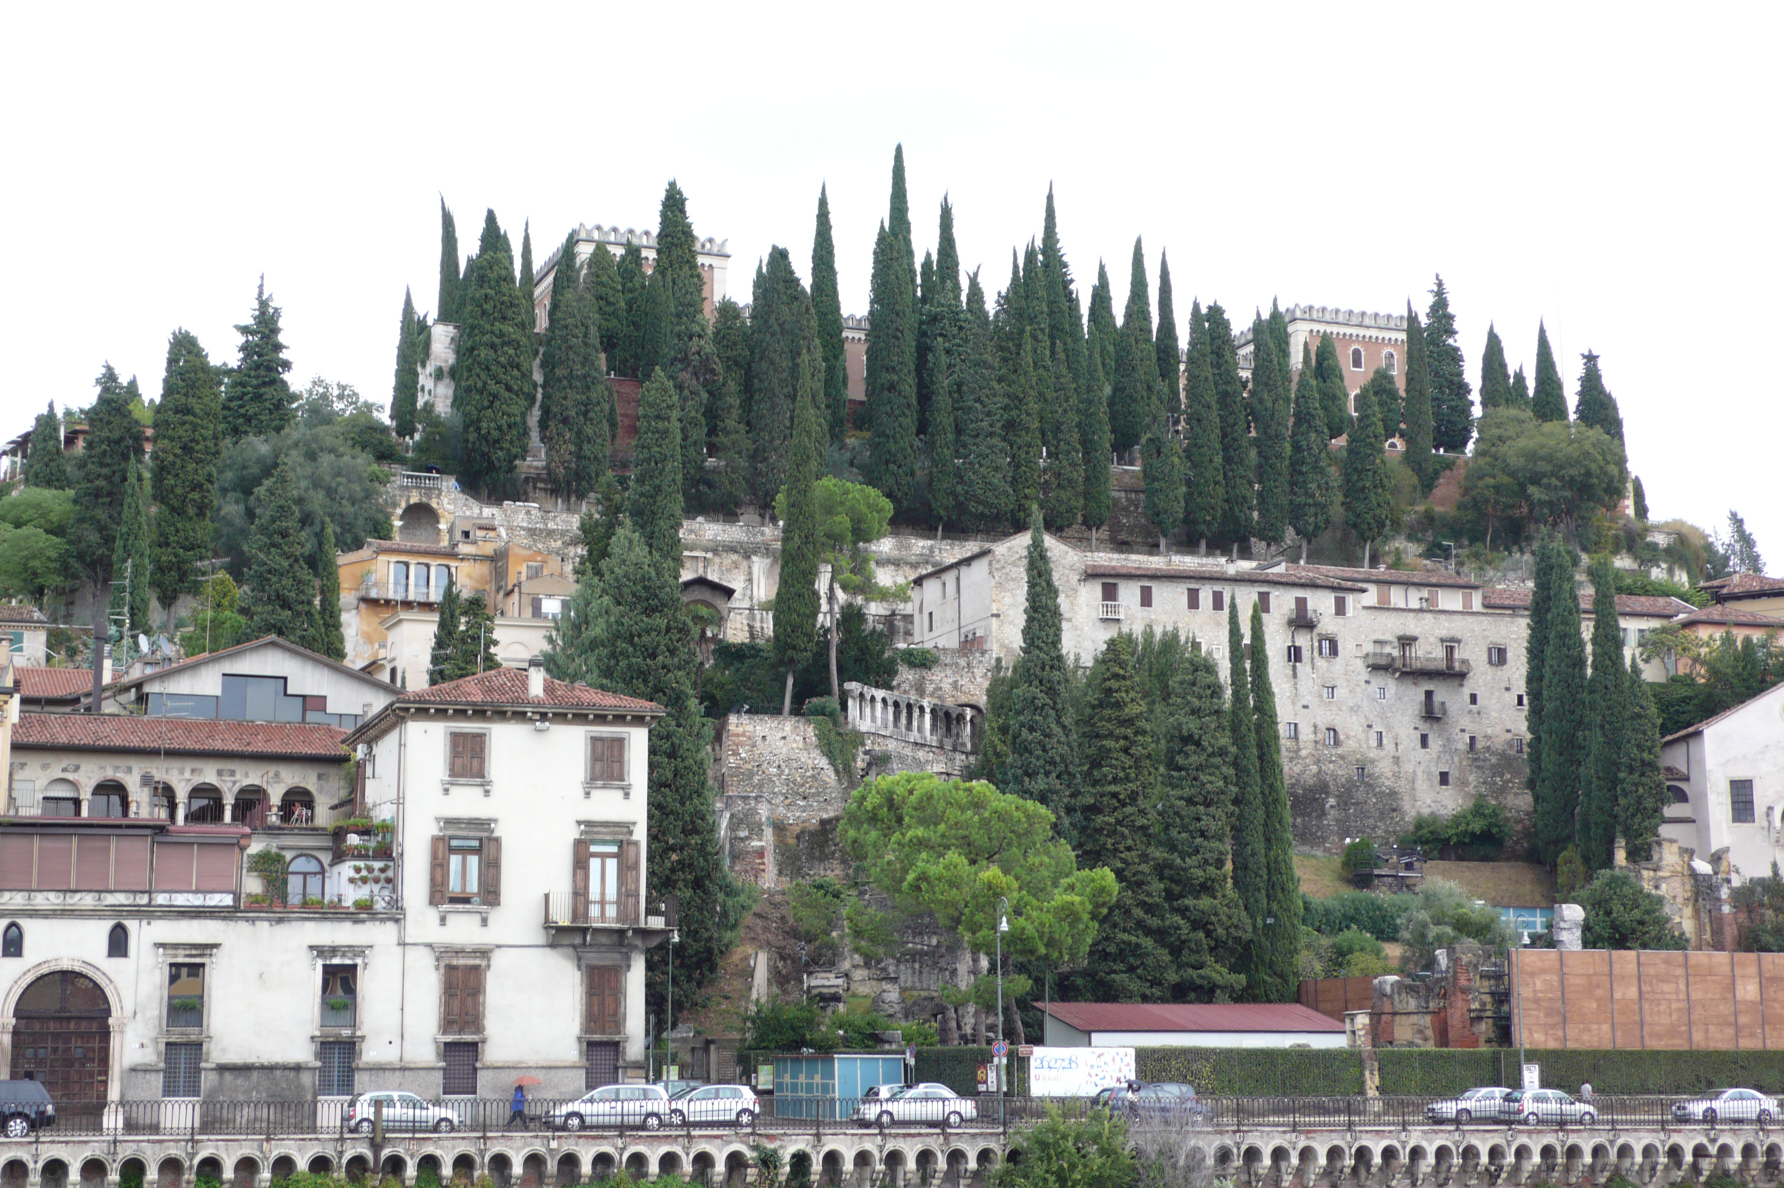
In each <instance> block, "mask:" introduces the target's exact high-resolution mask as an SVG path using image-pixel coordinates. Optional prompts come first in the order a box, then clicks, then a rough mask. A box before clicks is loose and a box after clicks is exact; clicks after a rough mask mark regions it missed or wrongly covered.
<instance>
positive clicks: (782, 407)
mask: <svg viewBox="0 0 1784 1188" xmlns="http://www.w3.org/2000/svg"><path fill="white" fill-rule="evenodd" d="M810 316H811V314H810V300H809V298H808V297H807V296H806V294H805V291H804V288H803V287H802V286H801V285H800V283H799V277H798V276H797V275H796V274H795V273H794V272H793V261H792V258H791V257H790V256H789V255H788V254H787V249H785V248H781V247H776V248H771V249H770V250H769V252H768V262H767V264H766V265H765V266H764V267H762V268H760V269H758V270H757V271H756V282H755V293H754V298H753V305H752V307H751V309H750V364H749V408H750V414H749V429H750V441H751V448H752V453H753V457H752V459H751V476H752V481H751V488H752V494H754V496H755V498H756V501H757V502H758V503H759V504H761V505H762V506H763V507H764V508H769V507H772V506H773V505H774V498H775V496H776V494H778V493H779V491H780V487H781V481H782V479H783V478H784V477H785V475H786V470H787V450H788V447H789V444H790V442H791V438H792V435H793V397H794V388H795V385H796V384H797V382H798V377H797V375H796V369H797V367H798V361H799V348H800V343H801V342H803V341H804V339H805V336H806V330H805V322H806V320H807V319H808V318H809V317H810Z"/></svg>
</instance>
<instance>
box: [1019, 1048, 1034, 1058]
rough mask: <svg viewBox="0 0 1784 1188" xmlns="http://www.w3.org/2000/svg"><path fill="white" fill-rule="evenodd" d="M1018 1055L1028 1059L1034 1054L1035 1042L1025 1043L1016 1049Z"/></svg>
mask: <svg viewBox="0 0 1784 1188" xmlns="http://www.w3.org/2000/svg"><path fill="white" fill-rule="evenodd" d="M1016 1055H1018V1056H1020V1057H1022V1059H1024V1060H1027V1059H1028V1058H1029V1057H1030V1056H1033V1055H1034V1045H1033V1044H1023V1045H1022V1046H1021V1047H1019V1048H1017V1049H1016Z"/></svg>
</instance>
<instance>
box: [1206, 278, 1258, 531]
mask: <svg viewBox="0 0 1784 1188" xmlns="http://www.w3.org/2000/svg"><path fill="white" fill-rule="evenodd" d="M1207 317H1208V365H1209V370H1210V372H1211V374H1212V375H1213V377H1214V406H1215V408H1217V409H1218V410H1219V411H1220V463H1221V469H1222V472H1223V477H1224V480H1225V483H1224V492H1223V494H1224V500H1223V503H1222V510H1221V519H1220V533H1219V534H1220V535H1221V536H1224V537H1226V538H1228V539H1229V540H1231V541H1233V542H1234V543H1235V544H1237V543H1238V542H1239V541H1242V540H1244V541H1248V540H1250V539H1251V534H1252V529H1253V528H1254V527H1255V525H1254V524H1253V515H1254V513H1255V512H1256V510H1257V491H1256V488H1255V483H1256V474H1257V465H1256V459H1255V457H1254V456H1253V455H1252V452H1251V436H1250V425H1249V424H1248V422H1247V418H1246V415H1245V390H1244V388H1243V386H1242V385H1241V384H1240V382H1239V357H1238V354H1237V352H1236V351H1235V350H1234V348H1233V327H1232V325H1231V324H1230V323H1229V322H1228V321H1227V316H1226V310H1224V309H1222V308H1221V307H1220V302H1218V301H1216V302H1215V303H1214V304H1213V305H1210V306H1209V307H1208V315H1207Z"/></svg>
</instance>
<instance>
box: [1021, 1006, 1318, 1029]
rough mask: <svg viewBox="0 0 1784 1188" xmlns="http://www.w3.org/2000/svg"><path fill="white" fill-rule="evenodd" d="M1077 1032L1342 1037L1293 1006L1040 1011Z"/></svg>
mask: <svg viewBox="0 0 1784 1188" xmlns="http://www.w3.org/2000/svg"><path fill="white" fill-rule="evenodd" d="M1045 1009H1046V1010H1047V1011H1048V1012H1050V1013H1051V1014H1052V1015H1053V1017H1054V1018H1055V1019H1058V1020H1059V1021H1060V1022H1061V1023H1064V1024H1066V1025H1067V1026H1068V1027H1075V1028H1077V1029H1078V1030H1079V1031H1328V1032H1329V1031H1343V1030H1344V1024H1342V1023H1340V1022H1338V1021H1337V1020H1336V1019H1332V1018H1329V1017H1327V1016H1325V1015H1322V1014H1320V1013H1319V1012H1318V1011H1316V1010H1314V1009H1313V1008H1311V1007H1305V1006H1302V1005H1301V1004H1300V1003H1297V1002H1278V1003H1255V1004H1254V1003H1204V1002H1182V1003H1150V1002H1055V1003H1052V1004H1050V1005H1048V1006H1047V1007H1046V1008H1045Z"/></svg>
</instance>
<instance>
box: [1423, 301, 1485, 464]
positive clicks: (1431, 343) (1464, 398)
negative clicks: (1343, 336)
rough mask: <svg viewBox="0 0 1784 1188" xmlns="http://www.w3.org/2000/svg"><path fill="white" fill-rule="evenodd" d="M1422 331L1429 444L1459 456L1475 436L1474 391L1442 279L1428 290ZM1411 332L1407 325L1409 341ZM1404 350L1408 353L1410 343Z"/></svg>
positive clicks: (1454, 317)
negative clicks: (1428, 302)
mask: <svg viewBox="0 0 1784 1188" xmlns="http://www.w3.org/2000/svg"><path fill="white" fill-rule="evenodd" d="M1424 331H1425V366H1426V367H1427V368H1428V369H1429V376H1430V384H1431V443H1432V444H1433V445H1434V446H1436V447H1437V448H1438V449H1440V450H1442V451H1444V452H1445V453H1450V454H1460V453H1462V452H1463V451H1464V450H1466V449H1467V448H1468V439H1469V438H1471V437H1473V436H1474V389H1473V387H1472V386H1471V385H1470V384H1469V382H1468V373H1467V368H1466V366H1465V365H1464V362H1463V359H1462V348H1461V347H1460V346H1459V345H1457V343H1456V315H1455V314H1453V313H1451V312H1450V305H1449V294H1448V293H1447V292H1446V291H1445V290H1444V287H1443V278H1442V277H1441V276H1440V277H1438V278H1437V283H1436V284H1434V285H1433V286H1432V287H1431V307H1430V309H1428V310H1427V311H1426V312H1425V325H1424ZM1411 332H1412V330H1411V323H1408V325H1407V334H1408V336H1409V337H1410V335H1411ZM1407 349H1408V351H1409V352H1410V350H1411V344H1410V343H1408V347H1407Z"/></svg>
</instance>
